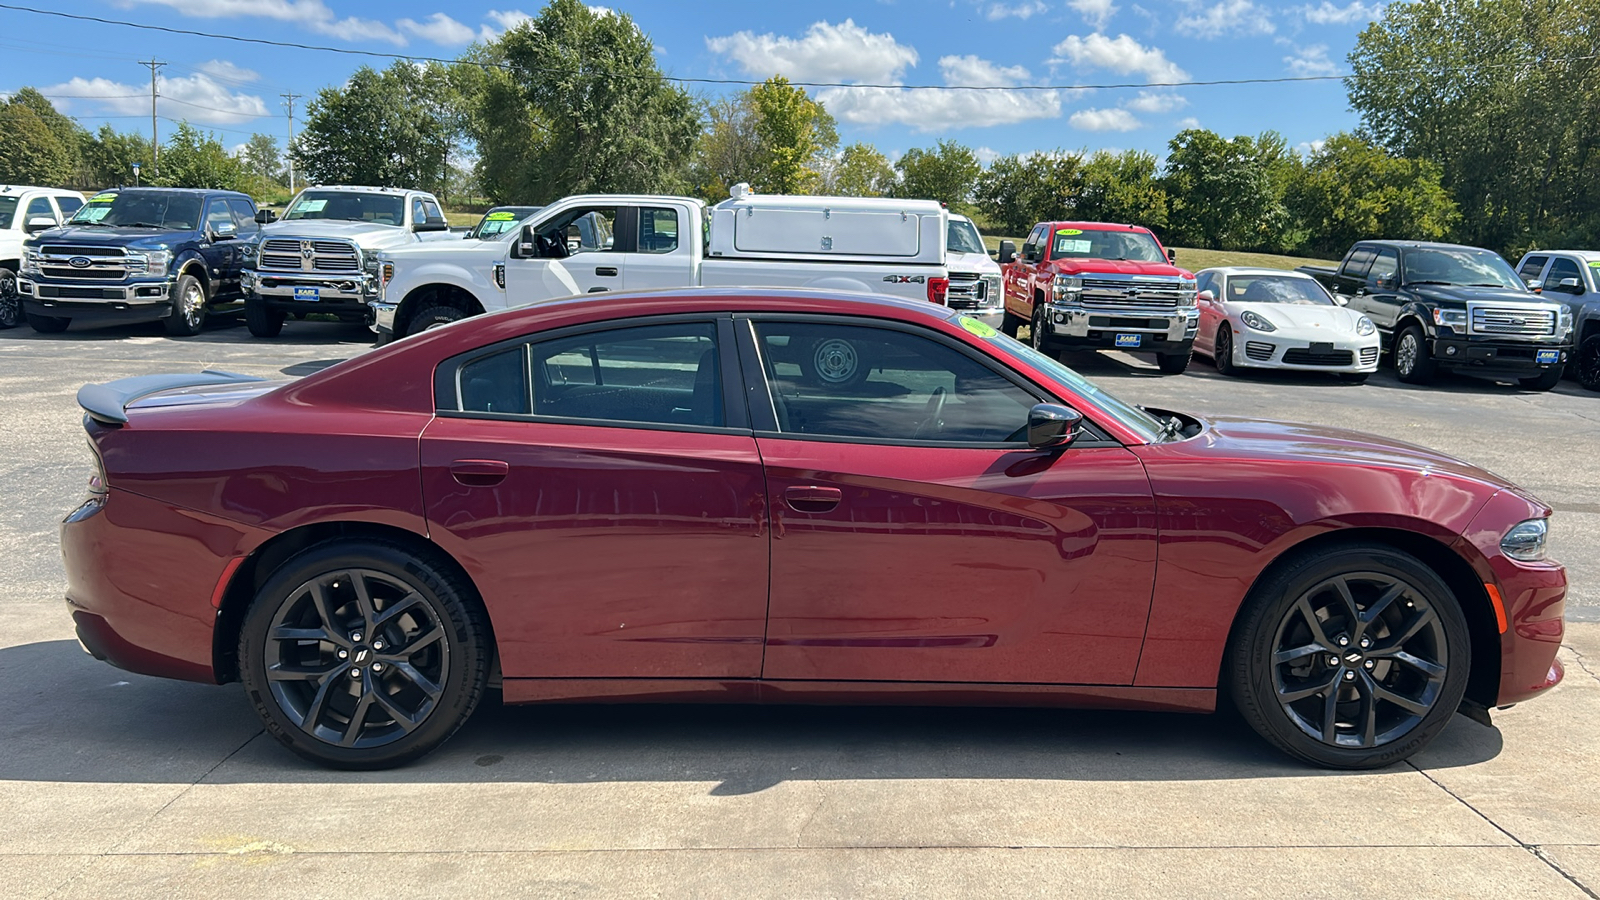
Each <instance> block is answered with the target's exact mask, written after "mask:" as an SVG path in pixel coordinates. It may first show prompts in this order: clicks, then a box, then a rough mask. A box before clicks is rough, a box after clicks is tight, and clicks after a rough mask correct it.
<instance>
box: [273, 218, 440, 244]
mask: <svg viewBox="0 0 1600 900" xmlns="http://www.w3.org/2000/svg"><path fill="white" fill-rule="evenodd" d="M261 237H262V238H344V239H345V240H350V241H355V242H356V244H357V245H358V246H361V247H368V248H382V247H397V246H400V245H403V244H410V243H414V242H415V241H416V239H417V238H416V235H415V234H413V233H412V232H411V231H410V229H407V228H402V227H400V226H399V225H379V224H375V223H373V222H340V221H335V220H331V219H295V220H293V221H288V222H273V223H272V224H271V225H263V226H262V227H261Z"/></svg>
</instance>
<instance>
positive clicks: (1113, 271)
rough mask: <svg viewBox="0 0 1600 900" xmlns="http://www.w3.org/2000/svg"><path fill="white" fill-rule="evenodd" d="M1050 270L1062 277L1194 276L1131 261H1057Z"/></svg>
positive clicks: (1174, 269)
mask: <svg viewBox="0 0 1600 900" xmlns="http://www.w3.org/2000/svg"><path fill="white" fill-rule="evenodd" d="M1050 268H1051V269H1052V270H1053V271H1056V272H1059V273H1061V274H1062V275H1161V276H1165V277H1167V278H1193V277H1194V275H1193V274H1192V273H1190V272H1188V271H1186V270H1184V269H1180V268H1178V267H1177V266H1174V265H1169V264H1167V263H1156V262H1141V261H1139V260H1132V259H1057V260H1052V261H1051V263H1050Z"/></svg>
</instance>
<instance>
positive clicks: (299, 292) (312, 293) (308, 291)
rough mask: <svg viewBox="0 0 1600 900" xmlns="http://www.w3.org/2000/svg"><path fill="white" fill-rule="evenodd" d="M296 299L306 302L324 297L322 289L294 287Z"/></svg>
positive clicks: (313, 301)
mask: <svg viewBox="0 0 1600 900" xmlns="http://www.w3.org/2000/svg"><path fill="white" fill-rule="evenodd" d="M294 299H296V300H300V301H303V302H305V303H316V302H317V301H318V300H321V299H322V290H321V289H320V288H314V287H297V288H295V289H294Z"/></svg>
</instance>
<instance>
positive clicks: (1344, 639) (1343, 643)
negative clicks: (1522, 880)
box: [358, 634, 1350, 647]
mask: <svg viewBox="0 0 1600 900" xmlns="http://www.w3.org/2000/svg"><path fill="white" fill-rule="evenodd" d="M358 640H359V638H358ZM1339 646H1341V647H1348V646H1350V639H1349V638H1347V637H1345V636H1344V635H1342V634H1341V635H1339Z"/></svg>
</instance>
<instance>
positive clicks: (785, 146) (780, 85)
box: [750, 75, 838, 194]
mask: <svg viewBox="0 0 1600 900" xmlns="http://www.w3.org/2000/svg"><path fill="white" fill-rule="evenodd" d="M750 107H751V111H752V112H753V113H754V115H755V133H756V137H757V138H759V139H760V141H761V146H762V150H763V151H764V152H763V153H762V163H763V165H762V173H761V177H760V180H759V181H758V182H756V183H754V184H753V185H752V187H754V188H756V189H757V190H760V191H764V192H766V193H771V194H807V193H811V192H812V191H813V190H815V189H816V187H817V185H818V184H819V183H820V182H821V175H820V173H818V171H817V161H818V158H819V157H821V156H822V155H823V153H824V152H826V151H831V150H832V149H833V148H832V147H824V145H823V142H824V141H825V140H827V138H828V137H829V136H830V135H831V136H832V138H833V142H834V143H835V144H837V142H838V132H837V130H836V129H835V128H834V127H833V124H832V123H833V117H832V116H830V115H828V111H827V110H825V109H823V108H822V104H820V103H817V102H816V101H815V100H812V99H811V98H810V97H808V96H806V92H805V90H804V89H803V88H797V87H794V86H792V85H791V84H789V80H788V79H787V78H784V77H783V76H781V75H775V76H773V77H771V78H768V79H767V80H766V81H764V82H762V83H761V84H758V85H756V86H755V87H753V88H751V89H750Z"/></svg>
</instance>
